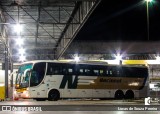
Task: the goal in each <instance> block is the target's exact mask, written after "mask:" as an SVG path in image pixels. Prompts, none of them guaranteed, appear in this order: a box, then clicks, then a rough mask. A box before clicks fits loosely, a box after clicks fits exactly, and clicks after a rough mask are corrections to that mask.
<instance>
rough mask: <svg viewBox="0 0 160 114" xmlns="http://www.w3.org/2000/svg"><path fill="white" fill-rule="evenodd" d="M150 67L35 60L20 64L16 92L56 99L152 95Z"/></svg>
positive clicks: (32, 96)
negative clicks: (149, 86)
mask: <svg viewBox="0 0 160 114" xmlns="http://www.w3.org/2000/svg"><path fill="white" fill-rule="evenodd" d="M148 75H149V72H148V67H147V66H143V65H142V66H140V65H109V64H98V63H76V62H59V61H54V60H53V61H52V60H35V61H29V62H24V63H23V64H22V65H20V67H19V69H18V72H17V77H16V82H15V90H16V91H15V94H16V96H18V97H19V98H32V99H36V100H49V101H56V100H59V99H61V98H99V99H106V98H115V99H134V98H145V97H148V85H149V81H148V77H149V76H148Z"/></svg>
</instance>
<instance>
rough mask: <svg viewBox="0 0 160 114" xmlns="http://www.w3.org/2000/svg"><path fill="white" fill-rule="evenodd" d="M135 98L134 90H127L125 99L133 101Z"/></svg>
mask: <svg viewBox="0 0 160 114" xmlns="http://www.w3.org/2000/svg"><path fill="white" fill-rule="evenodd" d="M133 98H134V93H133V91H132V90H127V91H126V93H125V99H133Z"/></svg>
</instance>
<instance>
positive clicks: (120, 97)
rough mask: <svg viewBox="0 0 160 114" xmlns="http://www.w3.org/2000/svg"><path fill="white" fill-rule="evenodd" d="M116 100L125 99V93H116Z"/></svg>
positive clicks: (119, 91)
mask: <svg viewBox="0 0 160 114" xmlns="http://www.w3.org/2000/svg"><path fill="white" fill-rule="evenodd" d="M114 97H115V99H123V98H124V93H123V91H122V90H117V91H116V92H115V96H114Z"/></svg>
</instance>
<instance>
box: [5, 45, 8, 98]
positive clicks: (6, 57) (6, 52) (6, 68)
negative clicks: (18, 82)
mask: <svg viewBox="0 0 160 114" xmlns="http://www.w3.org/2000/svg"><path fill="white" fill-rule="evenodd" d="M5 97H6V98H8V48H7V46H5Z"/></svg>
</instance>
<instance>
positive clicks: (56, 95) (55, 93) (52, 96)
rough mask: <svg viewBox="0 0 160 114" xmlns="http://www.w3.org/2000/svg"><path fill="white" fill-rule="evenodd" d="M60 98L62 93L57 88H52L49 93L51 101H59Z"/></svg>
mask: <svg viewBox="0 0 160 114" xmlns="http://www.w3.org/2000/svg"><path fill="white" fill-rule="evenodd" d="M59 99H60V93H59V91H58V90H56V89H52V90H51V91H50V92H49V94H48V100H49V101H57V100H59Z"/></svg>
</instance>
